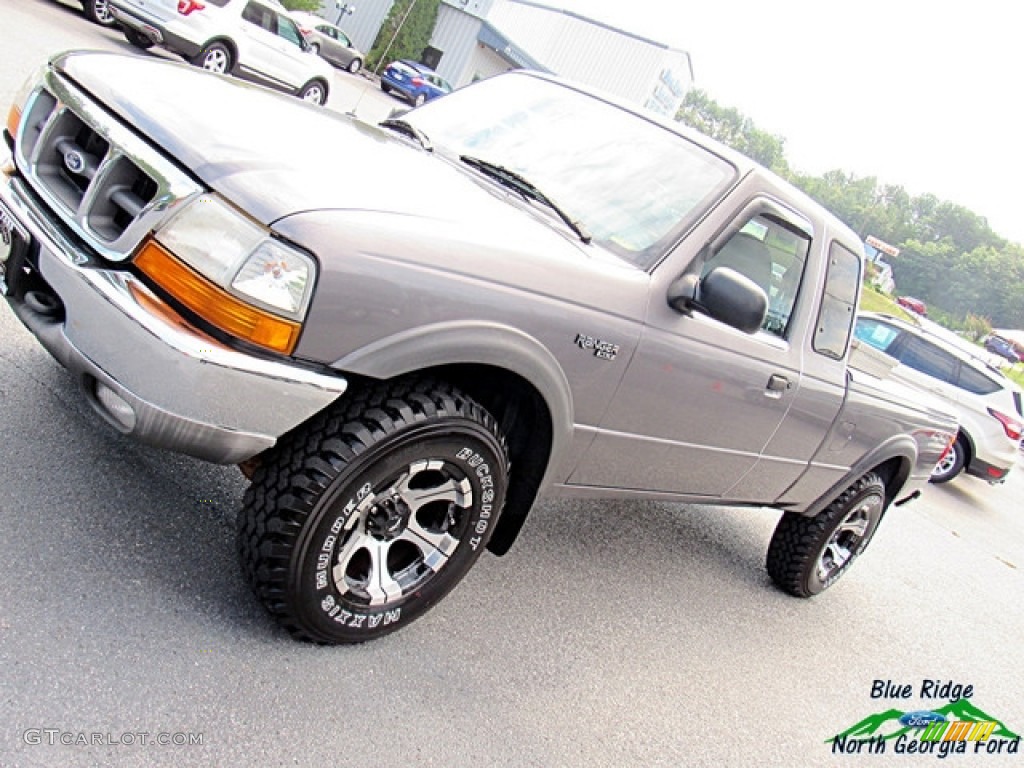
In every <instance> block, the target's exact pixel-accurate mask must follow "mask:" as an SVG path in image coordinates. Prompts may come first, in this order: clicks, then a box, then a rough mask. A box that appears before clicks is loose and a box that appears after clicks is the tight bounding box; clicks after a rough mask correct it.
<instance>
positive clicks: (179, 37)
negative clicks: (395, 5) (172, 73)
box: [108, 0, 334, 104]
mask: <svg viewBox="0 0 1024 768" xmlns="http://www.w3.org/2000/svg"><path fill="white" fill-rule="evenodd" d="M108 5H109V9H110V12H111V14H113V16H114V18H115V19H116V20H117V22H118V24H120V25H121V28H122V29H123V30H124V35H125V37H126V38H127V39H128V42H130V43H131V44H132V45H134V46H137V47H139V48H150V47H152V46H154V45H159V46H161V47H163V48H166V49H167V50H169V51H173V52H174V53H177V54H178V55H180V56H182V57H184V58H185V59H187V60H188V61H189V62H191V63H192V64H195V65H196V66H198V67H203V68H204V69H208V70H210V71H212V72H222V73H230V74H233V75H236V76H237V77H240V78H242V79H244V80H251V81H253V82H257V83H261V84H263V85H266V86H269V87H271V88H276V89H277V90H281V91H286V92H288V93H294V94H296V95H297V96H299V97H301V98H303V99H305V100H307V101H311V102H314V103H316V104H323V103H325V102H326V101H327V95H328V92H329V88H330V87H329V83H330V82H331V81H332V78H333V77H334V73H333V70H332V69H331V66H330V65H329V64H328V63H327V62H326V61H324V60H323V59H321V58H320V57H319V56H317V55H316V54H314V53H313V52H312V51H311V50H310V48H309V44H308V43H307V42H306V40H305V38H304V37H303V36H302V33H301V32H300V31H299V26H298V24H296V23H295V20H294V19H293V18H292V17H291V16H290V15H289V13H288V11H287V10H285V8H284V6H282V5H281V4H280V3H278V2H276V0H201V1H200V0H109V3H108Z"/></svg>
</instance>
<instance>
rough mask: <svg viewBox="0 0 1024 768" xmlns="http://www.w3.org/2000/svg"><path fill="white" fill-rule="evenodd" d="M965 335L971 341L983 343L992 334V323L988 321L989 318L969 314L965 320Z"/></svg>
mask: <svg viewBox="0 0 1024 768" xmlns="http://www.w3.org/2000/svg"><path fill="white" fill-rule="evenodd" d="M964 333H965V334H967V338H969V339H970V340H971V341H981V340H982V339H983V338H985V337H986V336H988V335H989V334H990V333H992V323H990V322H989V321H988V318H987V317H979V316H978V315H972V314H970V313H968V314H967V318H966V319H965V320H964Z"/></svg>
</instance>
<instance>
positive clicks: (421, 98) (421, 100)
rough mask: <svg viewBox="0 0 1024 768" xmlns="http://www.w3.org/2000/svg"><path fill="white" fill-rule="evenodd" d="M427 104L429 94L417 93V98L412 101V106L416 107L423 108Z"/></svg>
mask: <svg viewBox="0 0 1024 768" xmlns="http://www.w3.org/2000/svg"><path fill="white" fill-rule="evenodd" d="M426 103H427V94H425V93H417V94H416V98H415V99H413V100H412V105H413V106H414V107H422V106H423V105H424V104H426Z"/></svg>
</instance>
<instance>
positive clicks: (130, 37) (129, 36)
mask: <svg viewBox="0 0 1024 768" xmlns="http://www.w3.org/2000/svg"><path fill="white" fill-rule="evenodd" d="M124 39H125V40H127V41H128V42H129V43H131V44H132V45H133V46H135V47H136V48H141V49H142V50H144V51H147V50H149V49H150V48H152V47H153V46H154V45H155V43H154V42H153V41H152V40H150V39H149V38H148V37H146V36H145V35H144V34H142V33H141V32H136V31H135V30H134V29H128V28H127V27H126V28H125V30H124Z"/></svg>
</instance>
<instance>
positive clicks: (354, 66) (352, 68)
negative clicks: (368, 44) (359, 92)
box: [348, 59, 363, 75]
mask: <svg viewBox="0 0 1024 768" xmlns="http://www.w3.org/2000/svg"><path fill="white" fill-rule="evenodd" d="M362 68H363V62H362V61H360V60H359V59H352V61H350V62H349V63H348V71H349V72H350V73H352V74H353V75H358V74H359V70H360V69H362Z"/></svg>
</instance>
